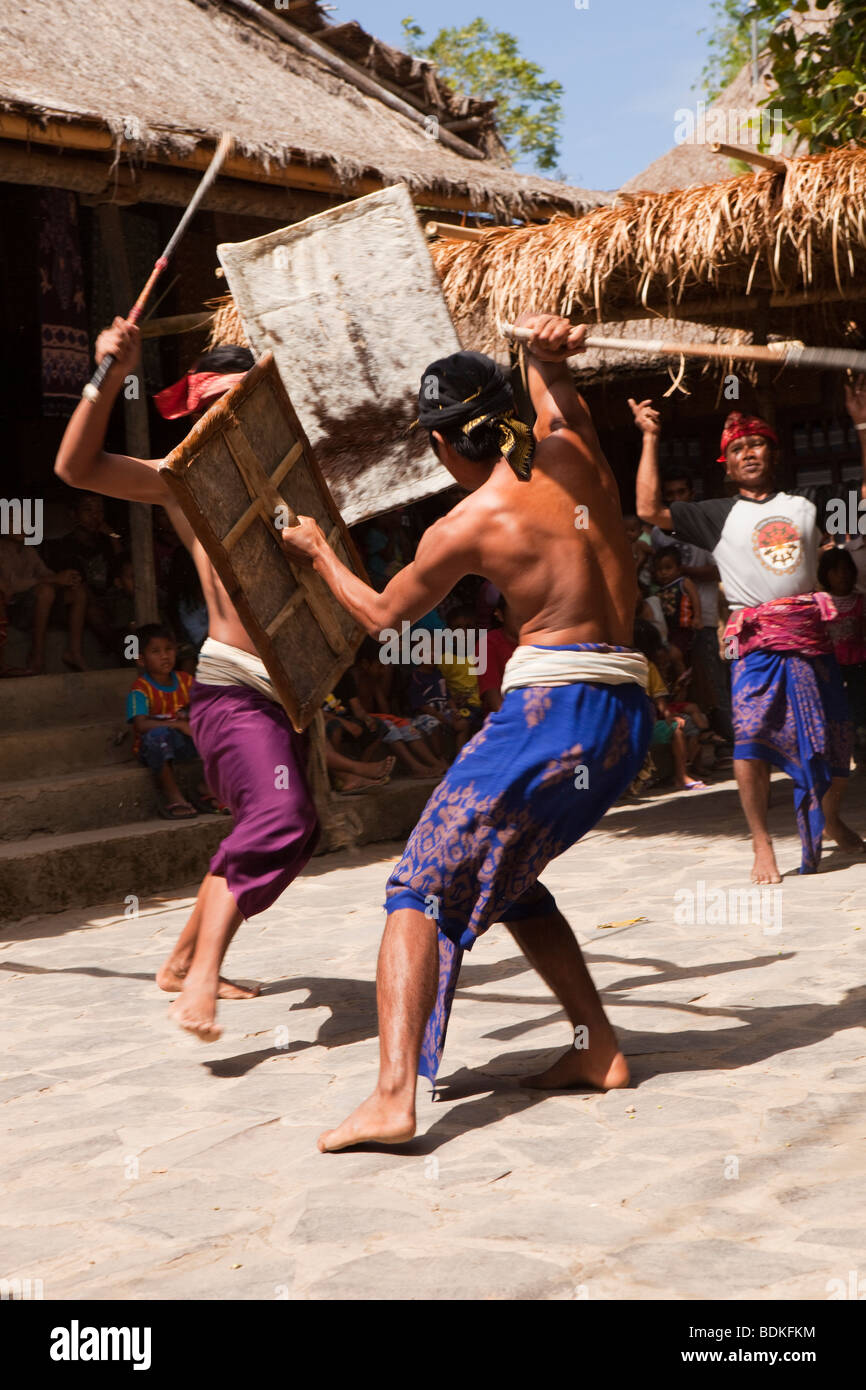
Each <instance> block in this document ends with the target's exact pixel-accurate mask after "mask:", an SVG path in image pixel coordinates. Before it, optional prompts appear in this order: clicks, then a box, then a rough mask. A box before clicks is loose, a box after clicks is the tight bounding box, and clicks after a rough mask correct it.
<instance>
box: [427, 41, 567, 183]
mask: <svg viewBox="0 0 866 1390" xmlns="http://www.w3.org/2000/svg"><path fill="white" fill-rule="evenodd" d="M403 34H404V42H405V44H406V47H407V49H408V51H409V52H410V53H413V54H415V56H416V57H418V58H427V59H429V60H430V61H431V62H433V63H435V64H436V67H437V69H438V71H439V73H440V75H441V76H442V77H443V78H444V80H445V81H446V82H450V83H451V85H452V86H454V87H456V88H457V89H458V90H459V91H461V92H463V93H464V94H465V95H466V96H472V97H476V98H478V99H480V100H482V101H491V100H495V101H496V103H497V107H496V119H497V124H498V126H499V133H500V135H501V136H502V139H503V141H504V143H505V146H506V149H507V150H508V152H509V154H510V155H511V157H512V159H515V158H518V157H520V156H526V157H529V158H531V159H532V160H533V162H534V164H535V166H536V167H537V168H538V169H543V170H551V169H554V168H555V167H556V163H557V159H558V156H559V130H560V125H561V123H562V92H563V88H562V83H561V82H557V81H555V80H553V79H551V78H545V76H544V70H543V68H541V67H539V65H538V64H537V63H531V62H529V60H528V59H526V58H523V57H521V55H520V50H519V47H518V42H517V39H516V38H515V36H514V35H513V34H508V33H505V31H504V30H502V29H491V28H490V26H489V24H487V23H486V21H485V20H483V19H473V20H472V22H471V24H464V25H463V26H462V27H460V28H457V27H453V28H450V29H440V30H439V32H438V34H436V36H435V37H434V38H432V39H430V40H429V41H428V39H427V36H426V35H425V33H424V30H423V29H422V28H421V26H420V25H419V24H416V23H415V21H414V19H412V18H411V17H410V18H408V19H404V20H403Z"/></svg>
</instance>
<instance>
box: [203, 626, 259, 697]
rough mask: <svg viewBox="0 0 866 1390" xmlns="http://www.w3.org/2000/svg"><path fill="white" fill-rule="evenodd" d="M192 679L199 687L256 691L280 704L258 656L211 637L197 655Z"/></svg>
mask: <svg viewBox="0 0 866 1390" xmlns="http://www.w3.org/2000/svg"><path fill="white" fill-rule="evenodd" d="M195 678H196V680H197V681H199V682H200V683H201V684H202V685H245V686H248V687H249V688H250V689H251V690H258V691H259V692H260V694H262V695H266V696H267V697H268V699H269V700H273V701H274V702H275V704H279V703H280V699H279V696H278V695H277V692H276V691H275V690H274V683H273V681H272V680H271V678H270V676H269V675H268V672H267V667H266V666H265V663H264V662H263V661H262V659H261V657H258V656H253V653H252V652H245V651H242V650H241V648H240V647H230V646H229V645H228V643H227V642H218V641H217V639H216V638H215V637H206V638H205V640H204V642H203V643H202V648H201V651H200V652H199V654H198V663H197V665H196V668H195Z"/></svg>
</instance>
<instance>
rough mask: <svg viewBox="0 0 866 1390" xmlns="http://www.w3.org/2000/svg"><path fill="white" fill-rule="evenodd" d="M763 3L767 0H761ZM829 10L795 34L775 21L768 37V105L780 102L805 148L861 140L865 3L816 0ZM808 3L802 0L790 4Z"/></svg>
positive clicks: (865, 106)
mask: <svg viewBox="0 0 866 1390" xmlns="http://www.w3.org/2000/svg"><path fill="white" fill-rule="evenodd" d="M760 2H761V5H762V7H766V6H767V5H768V3H769V0H760ZM816 7H817V8H818V9H819V10H828V9H829V10H830V15H829V20H828V23H827V24H826V25H822V26H821V27H820V28H818V27H817V26H814V25H810V26H808V28H807V30H806V32H805V33H803V34H800V35H799V37H798V36H797V35H796V33H795V31H794V29H793V28H792V26H791V25H790V24H786V25H780V26H779V28H777V29H776V30H775V31H774V33H772V34H771V35H770V38H769V40H768V48H769V51H770V54H771V56H772V60H773V81H774V89H773V90H771V92H770V94H769V96H768V98H767V103H766V104H767V105H770V106H779V107H781V110H782V113H783V117H784V121H785V125H786V126H787V127H789V129H792V130H795V131H796V132H797V134H798V135H799V136H800V138H801V139H802V140H803V141H804V142H805V144H806V146H807V148H808V150H809V152H810V154H818V153H820V151H821V150H830V149H836V148H838V147H839V146H840V145H847V144H848V142H849V141H850V140H854V141H856V142H857V143H858V144H860V143H862V142H863V141H866V4H864V3H863V0H835V4H833V5H832V8H831V4H830V0H816ZM791 8H792V9H794V10H798V11H802V10H806V9H808V5H807V3H806V0H799V3H797V4H795V5H793V6H792V7H791Z"/></svg>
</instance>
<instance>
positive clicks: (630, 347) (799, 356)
mask: <svg viewBox="0 0 866 1390" xmlns="http://www.w3.org/2000/svg"><path fill="white" fill-rule="evenodd" d="M500 328H501V331H502V333H503V335H504V336H505V337H506V338H513V339H514V340H515V341H516V342H518V343H528V342H529V341H530V340H531V338H532V331H531V329H529V328H517V327H516V326H515V325H514V324H513V323H503V324H501V325H500ZM584 343H585V344H586V346H587V347H591V348H601V349H602V350H603V351H605V352H608V351H613V352H642V353H647V354H649V355H656V354H661V355H662V356H665V357H707V358H716V359H720V360H722V361H729V360H730V359H732V358H736V359H738V360H739V361H741V362H769V363H771V364H772V365H773V366H776V367H820V368H823V370H824V371H839V372H844V371H849V370H850V371H852V372H866V352H858V351H856V350H855V349H853V348H823V347H804V346H803V344H802V343H784V344H783V343H780V344H779V345H778V346H777V347H755V346H752V345H751V344H742V345H739V344H737V343H689V342H678V341H677V340H676V339H672V338H602V337H600V336H598V335H596V334H589V335H588V337H586V338H585V339H584ZM575 360H577V358H575Z"/></svg>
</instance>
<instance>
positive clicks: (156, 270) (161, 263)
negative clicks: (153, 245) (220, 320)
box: [81, 134, 232, 401]
mask: <svg viewBox="0 0 866 1390" xmlns="http://www.w3.org/2000/svg"><path fill="white" fill-rule="evenodd" d="M231 147H232V137H231V135H228V134H225V135H222V136H221V137H220V141H219V144H218V145H217V147H216V150H215V151H214V156H213V159H212V160H211V162H210V164H209V165H208V167H207V169H206V170H205V174H204V177H203V179H202V181H201V183H200V184H199V186H198V188H197V189H196V191H195V193H194V194H193V195H192V198H191V199H190V201H189V205H188V206H187V208H186V211H185V212H184V214H183V216H182V217H181V219H180V221H179V222H178V224H177V226H176V227H175V229H174V234H173V235H172V237H171V238H170V240H169V242H168V244H167V246H166V248H165V250H164V251H163V253H162V255H161V256H157V258H156V260H155V261H154V263H153V270H152V271H151V272H150V275H149V276H148V278H147V284H146V285H145V287H144V289H143V290H142V291H141V294H140V295H139V296H138V299H137V300H136V301H135V303H134V304H133V306H132V308H131V309H130V311H129V313H128V314H127V316H126V317H127V319H128V320H129V322H130V323H138V320H139V319H140V318H141V316H142V314H143V313H144V307H145V305H146V304H147V301H148V299H149V298H150V296H151V294H152V292H153V288H154V286H155V284H156V282H157V280H158V279H159V277H160V275H161V274H162V272H163V271H164V270H165V269H166V267H167V266H168V263H169V261H170V260H171V258H172V256H173V255H174V253H175V251H176V250H177V246H178V243H179V242H180V239H181V237H182V236H183V234H184V232H185V231H186V229H187V227H188V226H189V224H190V222H191V221H192V219H193V217H194V216H195V213H196V212H197V210H198V207H199V205H200V203H201V200H202V198H203V197H204V196H205V194H206V193H207V191H208V189H209V188H210V186H211V184H212V183H213V182H214V180H215V178H216V176H217V174H218V173H219V171H220V169H221V168H222V165H223V160H224V159H225V157H226V155H227V154H228V152H229V150H230V149H231ZM113 364H114V358H113V357H112V355H111V353H108V355H107V356H105V357H103V359H102V361H101V362H100V364H99V366H98V367H97V368H96V371H95V372H94V373H93V376H92V377H91V378H90V380H89V381H88V383H87V385H86V386H85V388H84V390H83V391H82V392H81V394H82V396H83V397H84V399H85V400H86V401H96V400H98V399H99V392H100V390H101V389H102V383H103V382H104V380H105V378H106V377H107V376H108V373H109V371H110V370H111V367H112V366H113Z"/></svg>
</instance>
